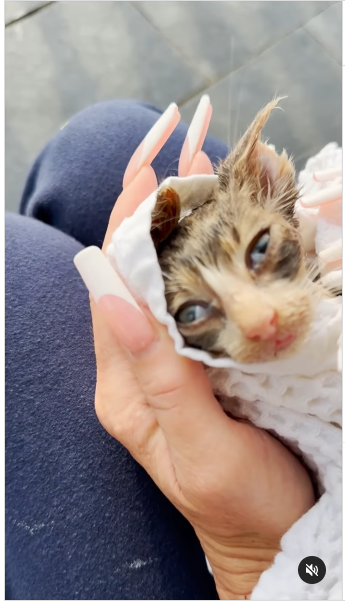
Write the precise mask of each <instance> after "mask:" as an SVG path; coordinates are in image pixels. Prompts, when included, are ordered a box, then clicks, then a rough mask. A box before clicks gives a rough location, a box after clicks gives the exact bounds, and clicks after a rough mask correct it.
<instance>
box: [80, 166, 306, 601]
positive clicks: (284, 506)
mask: <svg viewBox="0 0 345 601" xmlns="http://www.w3.org/2000/svg"><path fill="white" fill-rule="evenodd" d="M151 175H152V174H151V172H150V168H149V167H144V169H143V170H142V171H141V172H140V173H139V174H138V175H137V176H136V178H135V180H133V182H132V183H131V184H129V186H128V187H127V188H126V194H125V195H124V196H121V197H120V198H119V199H118V201H117V203H116V205H115V208H114V210H113V213H112V215H111V218H110V222H109V227H108V231H107V234H106V237H105V240H104V244H103V252H104V251H105V249H106V247H107V245H108V244H109V242H110V238H111V234H112V232H113V231H114V230H115V229H116V228H117V227H118V225H119V224H120V222H121V221H122V219H123V218H124V217H125V216H129V215H130V214H132V212H133V211H134V210H135V208H136V206H137V205H138V204H139V202H140V199H143V198H145V197H147V196H148V195H149V194H150V193H151V192H152V191H153V190H154V189H155V188H156V186H157V182H156V180H155V178H154V177H151ZM139 189H140V191H141V194H140V195H138V194H134V190H139ZM75 263H76V266H77V268H78V270H79V272H80V274H81V276H82V277H83V279H84V281H85V283H86V285H87V287H88V289H89V292H90V297H91V312H92V321H93V331H94V342H95V352H96V361H97V385H96V392H95V407H96V413H97V416H98V418H99V420H100V422H101V423H102V425H103V426H104V428H105V429H106V430H107V431H108V432H109V433H110V434H111V435H112V436H114V437H115V438H116V439H117V440H119V441H120V442H121V443H122V444H123V445H124V446H125V447H126V448H127V449H128V450H129V452H130V453H131V454H132V455H133V457H134V458H135V459H136V460H137V461H138V462H139V463H140V464H141V465H142V466H143V468H144V469H145V470H146V471H147V472H148V473H149V475H150V476H151V477H152V479H153V480H154V481H155V483H156V484H157V486H158V487H159V488H160V489H161V490H162V492H163V493H164V494H165V495H166V496H167V497H168V499H169V500H170V501H171V502H172V503H173V504H174V505H175V507H177V509H178V510H179V511H181V513H182V514H183V515H184V516H185V517H186V518H187V519H188V520H189V522H190V523H191V524H192V526H193V527H194V529H195V532H196V534H197V536H198V538H199V540H200V543H201V545H202V547H203V549H204V551H205V554H206V556H207V558H208V560H209V562H210V564H211V567H212V570H213V574H214V577H215V582H216V586H217V590H218V594H219V597H220V599H248V598H250V595H251V591H252V589H253V588H254V586H255V585H256V583H257V581H258V579H259V577H260V575H261V573H262V572H263V571H264V570H265V569H267V568H268V567H269V566H270V564H271V563H272V562H273V560H274V557H275V555H276V554H277V553H278V551H279V545H280V539H281V537H282V536H283V534H284V533H285V532H286V531H287V530H288V529H289V528H290V526H291V525H292V524H293V523H294V522H295V521H296V520H298V519H299V517H301V516H302V515H303V514H304V513H305V512H306V511H307V510H308V509H309V508H310V507H311V506H312V505H313V503H314V496H313V489H312V486H311V482H310V479H309V477H308V474H307V472H306V471H305V469H304V468H303V467H302V465H301V464H300V463H299V461H298V460H297V459H296V458H295V457H294V456H293V455H292V454H291V453H290V452H289V451H288V450H287V449H285V447H284V446H283V445H281V444H280V443H279V442H278V441H277V440H275V439H274V438H272V437H271V436H270V435H269V434H268V433H267V432H265V431H263V430H259V429H257V428H255V427H254V426H252V425H250V424H248V423H245V422H238V421H235V420H232V419H230V418H229V417H227V416H226V415H225V413H224V412H223V410H222V409H221V407H220V405H219V404H218V402H217V400H216V399H215V397H214V395H213V393H212V389H211V386H210V383H209V381H208V379H207V376H206V374H205V371H204V369H203V366H202V364H201V363H197V362H193V361H191V360H189V359H187V358H185V357H181V356H179V355H177V353H176V352H175V349H174V345H173V342H172V340H171V338H170V336H169V335H168V333H167V331H166V329H165V327H163V326H162V325H161V324H159V323H158V322H156V321H155V320H154V319H153V317H152V315H151V314H150V312H149V311H148V309H147V307H145V306H144V305H142V304H141V303H140V301H138V303H139V304H140V307H139V306H138V305H137V303H136V301H135V300H134V299H133V297H131V295H130V293H129V292H128V290H127V289H126V288H125V286H124V284H123V283H122V281H121V279H120V278H119V276H117V274H116V273H115V271H114V270H113V269H112V267H111V266H110V264H109V263H108V262H107V260H106V258H105V256H104V254H102V252H101V251H100V250H99V249H98V248H95V247H91V248H88V249H86V250H84V251H82V252H81V253H79V255H77V257H76V258H75Z"/></svg>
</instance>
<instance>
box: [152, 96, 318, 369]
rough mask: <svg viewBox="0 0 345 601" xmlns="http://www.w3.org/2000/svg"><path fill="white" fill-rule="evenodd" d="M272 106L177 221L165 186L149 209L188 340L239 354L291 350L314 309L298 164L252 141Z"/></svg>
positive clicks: (170, 296)
mask: <svg viewBox="0 0 345 601" xmlns="http://www.w3.org/2000/svg"><path fill="white" fill-rule="evenodd" d="M272 105H273V103H271V105H269V107H268V108H267V107H266V109H264V111H265V110H266V113H264V111H262V112H261V113H259V115H258V116H257V118H256V121H254V123H253V124H252V126H251V128H249V130H248V132H246V134H245V136H244V137H243V138H242V140H241V141H240V143H239V145H238V146H237V147H236V148H235V149H234V151H232V153H231V154H230V155H229V156H228V157H227V159H226V160H225V161H224V163H223V164H222V165H221V166H220V169H219V173H218V175H219V183H218V185H217V186H216V188H215V190H214V194H213V197H212V198H210V200H209V202H207V203H206V204H204V205H203V206H201V207H199V208H198V209H196V210H195V211H194V212H193V213H192V214H191V215H189V216H188V217H185V218H184V219H183V220H182V221H181V222H180V223H179V224H178V219H177V217H178V215H179V212H180V209H181V207H180V202H179V198H178V196H177V194H176V193H175V192H174V191H173V190H168V191H167V190H165V191H164V190H162V191H161V194H160V196H159V199H158V203H157V209H158V210H157V211H156V214H155V215H154V216H153V232H155V233H156V237H155V236H154V235H153V238H154V239H155V241H156V243H157V232H158V233H159V232H161V231H162V228H161V229H160V226H158V229H157V223H158V225H159V223H164V228H163V229H164V235H163V236H161V238H159V235H158V241H160V242H161V240H162V237H163V238H166V240H165V242H164V244H161V245H160V246H159V245H157V248H158V257H159V262H160V266H161V269H162V273H163V277H164V281H165V292H166V299H167V303H168V310H169V312H170V313H171V314H172V315H173V316H174V317H175V320H176V323H177V326H178V329H179V331H180V333H181V334H182V336H183V337H184V339H185V341H186V343H187V344H188V345H189V346H194V347H197V348H201V349H204V350H206V351H209V352H210V353H212V354H214V355H217V356H229V357H231V358H232V359H234V360H235V361H238V362H243V363H253V362H262V361H272V360H275V359H283V358H285V357H287V356H289V355H290V354H292V353H293V352H295V351H296V350H297V349H298V347H299V346H301V344H302V343H303V341H304V339H305V337H306V335H307V333H308V331H309V328H310V324H311V321H312V316H313V294H312V291H311V288H310V282H309V280H308V279H307V277H306V268H305V258H304V255H303V251H302V246H301V242H300V238H299V234H298V231H297V229H296V223H295V221H294V219H293V207H294V204H295V201H296V199H297V196H298V192H297V190H296V187H295V179H294V169H293V166H292V164H291V162H290V161H289V160H288V158H287V157H286V155H284V154H283V155H281V156H278V155H276V154H275V153H274V152H273V151H272V150H270V149H269V148H268V147H267V146H266V145H264V144H262V143H261V142H260V141H259V140H258V132H260V129H261V127H262V124H263V122H265V119H267V116H268V114H269V112H270V110H271V109H272ZM162 208H164V210H162ZM162 216H163V219H162ZM167 223H170V224H171V230H172V231H170V232H168V233H167V231H166V227H167Z"/></svg>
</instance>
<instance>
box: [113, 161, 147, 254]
mask: <svg viewBox="0 0 345 601" xmlns="http://www.w3.org/2000/svg"><path fill="white" fill-rule="evenodd" d="M157 187H158V183H157V178H156V174H155V172H154V170H153V169H152V167H150V166H149V165H145V166H144V167H143V168H142V169H141V171H140V172H139V173H138V174H137V176H136V177H135V178H134V179H133V180H132V181H131V183H130V184H129V185H128V186H127V187H126V188H125V189H124V190H123V191H122V192H121V194H120V196H119V197H118V199H117V201H116V204H115V206H114V208H113V210H112V212H111V215H110V219H109V224H108V228H107V231H106V234H105V238H104V241H103V246H102V250H103V252H104V253H105V251H106V249H107V247H108V245H109V244H110V242H111V237H112V235H113V233H114V231H115V230H116V228H117V227H118V226H119V225H120V223H121V222H122V221H123V219H125V217H130V216H131V215H132V214H133V213H134V211H135V210H136V209H137V208H138V206H139V205H140V204H141V203H142V202H143V201H144V200H145V199H146V198H148V197H149V196H150V194H152V192H154V191H155V190H156V189H157Z"/></svg>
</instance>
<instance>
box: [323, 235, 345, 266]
mask: <svg viewBox="0 0 345 601" xmlns="http://www.w3.org/2000/svg"><path fill="white" fill-rule="evenodd" d="M342 253H343V242H342V240H337V241H336V242H334V244H332V245H331V246H328V247H327V248H325V249H324V250H322V251H321V252H320V253H319V259H321V261H324V262H325V263H330V262H331V261H338V260H339V259H341V257H342Z"/></svg>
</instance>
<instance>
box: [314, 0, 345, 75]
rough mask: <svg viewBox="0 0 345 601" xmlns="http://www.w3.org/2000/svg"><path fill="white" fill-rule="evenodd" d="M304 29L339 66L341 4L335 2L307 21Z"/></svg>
mask: <svg viewBox="0 0 345 601" xmlns="http://www.w3.org/2000/svg"><path fill="white" fill-rule="evenodd" d="M305 29H306V31H307V32H308V33H310V35H312V36H313V38H315V40H316V41H317V42H319V44H321V46H323V48H325V50H327V52H329V54H330V55H331V56H333V57H334V58H335V60H336V61H338V63H339V64H341V50H342V48H341V46H342V2H337V3H336V4H334V5H333V6H331V7H330V8H328V9H327V10H325V11H324V12H323V13H321V14H320V15H318V16H317V17H315V18H314V19H312V20H311V21H309V23H307V24H306V25H305Z"/></svg>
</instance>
